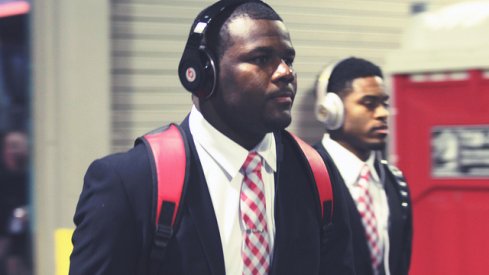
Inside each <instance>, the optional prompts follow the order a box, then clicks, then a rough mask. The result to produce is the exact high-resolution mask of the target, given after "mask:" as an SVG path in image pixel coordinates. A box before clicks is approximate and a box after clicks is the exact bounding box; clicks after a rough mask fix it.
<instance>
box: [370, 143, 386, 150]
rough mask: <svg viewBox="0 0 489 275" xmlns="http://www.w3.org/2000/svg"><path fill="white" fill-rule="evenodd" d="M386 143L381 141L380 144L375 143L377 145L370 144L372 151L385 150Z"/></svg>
mask: <svg viewBox="0 0 489 275" xmlns="http://www.w3.org/2000/svg"><path fill="white" fill-rule="evenodd" d="M385 144H386V143H385V141H380V142H375V143H370V146H369V147H370V149H371V150H373V151H379V150H384V149H385Z"/></svg>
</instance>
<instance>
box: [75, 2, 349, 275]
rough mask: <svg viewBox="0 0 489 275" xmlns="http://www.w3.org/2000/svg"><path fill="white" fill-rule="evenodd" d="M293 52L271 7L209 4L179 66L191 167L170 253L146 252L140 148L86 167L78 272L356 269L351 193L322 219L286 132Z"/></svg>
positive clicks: (144, 165)
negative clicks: (187, 96) (186, 100)
mask: <svg viewBox="0 0 489 275" xmlns="http://www.w3.org/2000/svg"><path fill="white" fill-rule="evenodd" d="M294 58H295V50H294V47H293V46H292V43H291V40H290V36H289V32H288V30H287V28H286V27H285V25H284V23H283V22H282V19H281V18H280V17H279V16H278V14H277V13H276V12H275V11H274V10H273V9H272V8H271V7H269V6H268V5H266V4H265V3H263V2H261V1H256V0H255V1H220V2H217V3H215V4H214V5H212V6H210V7H208V8H206V9H205V10H203V11H202V12H201V13H200V14H199V15H198V16H197V19H196V20H195V22H194V24H193V25H192V27H191V31H190V35H189V39H188V42H187V44H186V46H185V50H184V53H183V56H182V59H181V62H180V66H179V68H178V73H179V77H180V80H181V82H182V84H183V86H184V87H185V88H186V89H187V90H189V91H190V92H192V94H193V97H192V98H193V103H194V106H193V107H192V110H191V111H190V114H189V115H188V116H187V118H185V120H184V121H183V122H182V123H181V125H180V127H181V129H182V133H183V134H184V136H186V146H188V149H189V150H188V151H189V153H188V155H187V161H188V165H189V168H188V169H189V172H188V173H187V176H188V182H187V183H186V184H185V186H184V191H183V195H182V196H183V197H182V201H181V205H180V206H178V213H179V215H178V217H177V221H178V222H177V224H176V225H175V226H174V227H173V228H174V231H172V230H169V231H170V237H169V240H166V241H167V242H166V241H165V240H163V242H164V245H163V247H162V249H164V251H165V253H164V255H163V257H162V258H161V260H160V261H157V262H156V263H154V261H152V259H154V257H155V256H158V255H160V256H161V253H156V254H153V253H150V251H152V250H151V247H152V245H153V239H154V235H155V234H156V233H155V221H154V217H155V215H154V210H153V209H154V205H153V203H152V202H153V201H154V200H153V199H154V197H155V196H156V194H155V193H154V192H153V189H152V185H151V182H152V178H151V177H152V168H151V164H150V159H151V157H150V156H149V154H148V152H147V150H146V148H145V147H144V145H143V143H138V144H136V146H135V147H134V148H133V149H131V150H130V151H128V152H126V153H122V154H115V155H111V156H108V157H105V158H102V159H99V160H96V161H95V162H93V163H92V165H91V166H90V167H89V169H88V171H87V174H86V176H85V182H84V187H83V191H82V193H81V196H80V200H79V202H78V206H77V210H76V213H75V217H74V221H75V224H76V226H77V227H76V230H75V232H74V235H73V244H74V249H73V252H72V255H71V266H70V274H71V275H76V274H84V275H88V274H90V275H94V274H105V275H107V274H114V275H124V274H133V275H135V274H149V273H150V272H151V273H152V274H172V275H173V274H188V275H196V274H199V275H206V274H214V275H224V274H230V275H235V274H277V275H284V274H291V275H292V274H293V275H296V274H301V275H302V274H304V275H315V274H335V275H338V274H340V275H341V274H354V273H353V262H352V254H351V233H350V231H349V226H348V224H347V223H348V219H347V217H346V216H345V215H346V214H347V208H346V202H345V201H344V200H343V199H344V197H343V196H342V194H339V193H337V192H335V193H334V214H333V217H332V220H333V222H332V223H327V224H326V223H323V220H322V218H321V207H320V204H319V198H318V194H317V192H318V191H317V190H316V185H315V184H314V180H313V177H312V173H311V170H309V167H308V162H307V160H306V159H305V157H304V154H303V153H302V151H301V150H300V149H299V147H298V145H297V143H295V141H294V139H293V138H292V137H291V136H290V135H289V134H287V133H286V131H285V130H284V128H285V127H287V126H288V125H289V124H290V122H291V108H292V103H293V101H294V97H295V93H296V90H297V77H296V73H295V71H294V69H293V66H292V64H293V62H294ZM313 152H314V150H313ZM159 153H161V154H164V153H165V152H159ZM319 160H321V159H320V158H319ZM325 171H326V170H325ZM332 180H333V181H334V180H335V179H332ZM333 191H334V190H333ZM162 212H163V210H162ZM158 228H159V227H158ZM159 233H160V232H159V230H158V234H159ZM157 243H159V240H158V241H157ZM155 266H156V268H154V267H155Z"/></svg>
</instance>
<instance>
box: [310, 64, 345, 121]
mask: <svg viewBox="0 0 489 275" xmlns="http://www.w3.org/2000/svg"><path fill="white" fill-rule="evenodd" d="M341 61H342V60H340V61H338V62H335V63H333V64H331V65H329V66H327V67H326V68H325V69H324V70H323V71H322V72H321V74H320V75H319V78H318V80H317V83H316V108H315V113H316V118H317V120H319V121H320V122H322V123H324V126H325V127H326V129H328V130H336V129H338V128H340V127H341V126H342V125H343V120H344V118H345V108H344V106H343V101H342V100H341V98H340V97H339V96H338V95H337V94H336V93H332V92H331V91H327V88H328V83H329V78H330V77H331V74H332V73H333V70H334V68H335V67H336V65H337V64H338V63H340V62H341Z"/></svg>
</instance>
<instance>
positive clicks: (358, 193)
mask: <svg viewBox="0 0 489 275" xmlns="http://www.w3.org/2000/svg"><path fill="white" fill-rule="evenodd" d="M316 92H317V93H316V94H317V104H316V116H317V118H318V120H320V121H321V122H323V123H324V125H325V126H326V129H327V130H328V132H327V133H326V134H325V135H324V137H323V139H322V141H321V142H320V143H318V144H316V145H315V147H316V149H317V150H318V152H319V153H320V154H321V155H322V157H323V159H324V160H325V162H326V165H327V166H328V169H329V171H330V173H331V174H332V176H333V175H338V174H339V175H340V176H341V179H342V180H341V181H340V182H341V185H343V186H346V188H347V189H348V191H349V196H348V199H347V201H348V206H349V211H350V215H349V216H350V224H351V230H352V235H353V251H354V259H355V271H356V274H357V275H358V274H362V275H378V274H387V275H389V274H390V275H406V274H408V270H409V264H410V257H411V242H412V211H411V202H410V198H409V191H408V188H407V185H406V181H405V179H404V177H403V176H402V173H401V172H400V171H399V170H398V169H396V168H394V167H393V166H390V165H388V164H387V163H386V162H385V161H383V160H381V158H379V156H380V154H379V153H380V151H382V150H384V147H385V139H386V137H387V132H388V128H387V118H388V115H389V111H388V99H389V96H388V95H387V93H386V90H385V86H384V81H383V76H382V72H381V69H380V68H379V67H378V66H376V65H375V64H373V63H371V62H369V61H367V60H364V59H360V58H355V57H350V58H346V59H343V60H341V61H339V62H338V63H336V64H333V65H331V66H329V67H327V68H326V69H325V70H324V71H323V72H322V73H321V75H320V76H319V80H318V83H317V90H316Z"/></svg>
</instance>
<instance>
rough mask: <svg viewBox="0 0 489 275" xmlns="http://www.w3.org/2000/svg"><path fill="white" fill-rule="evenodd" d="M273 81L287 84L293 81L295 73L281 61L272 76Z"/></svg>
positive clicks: (290, 66)
mask: <svg viewBox="0 0 489 275" xmlns="http://www.w3.org/2000/svg"><path fill="white" fill-rule="evenodd" d="M273 79H275V80H280V81H287V82H292V81H294V79H295V71H294V69H293V68H292V65H289V64H287V62H286V61H285V60H283V59H281V60H280V63H279V64H278V66H277V69H276V70H275V72H274V74H273Z"/></svg>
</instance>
